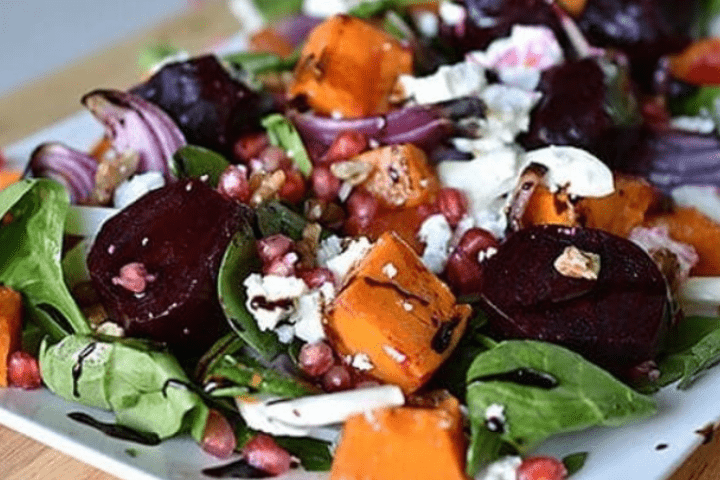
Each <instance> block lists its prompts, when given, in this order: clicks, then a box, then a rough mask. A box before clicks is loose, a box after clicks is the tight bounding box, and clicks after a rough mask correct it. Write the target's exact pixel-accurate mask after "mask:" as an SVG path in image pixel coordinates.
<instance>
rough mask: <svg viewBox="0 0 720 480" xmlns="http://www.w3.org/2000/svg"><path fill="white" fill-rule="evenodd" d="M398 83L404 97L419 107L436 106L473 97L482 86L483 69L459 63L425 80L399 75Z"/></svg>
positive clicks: (443, 68) (444, 67)
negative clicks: (430, 104)
mask: <svg viewBox="0 0 720 480" xmlns="http://www.w3.org/2000/svg"><path fill="white" fill-rule="evenodd" d="M398 83H399V84H400V87H401V89H402V92H403V96H404V98H409V99H413V100H414V101H415V102H416V103H418V104H421V105H425V104H429V103H438V102H444V101H447V100H453V99H456V98H460V97H466V96H470V95H477V94H478V93H479V92H480V91H481V90H482V89H483V88H484V87H485V83H486V80H485V69H484V68H483V67H482V66H481V65H480V64H478V63H476V62H460V63H456V64H454V65H443V66H441V67H440V68H439V69H438V71H437V72H435V73H434V74H432V75H429V76H426V77H413V76H412V75H400V77H399V78H398Z"/></svg>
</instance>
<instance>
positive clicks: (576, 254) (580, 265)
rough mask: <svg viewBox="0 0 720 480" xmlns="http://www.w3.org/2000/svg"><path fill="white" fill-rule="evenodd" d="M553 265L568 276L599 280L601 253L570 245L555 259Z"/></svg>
mask: <svg viewBox="0 0 720 480" xmlns="http://www.w3.org/2000/svg"><path fill="white" fill-rule="evenodd" d="M553 267H555V270H557V271H558V272H560V274H561V275H564V276H566V277H570V278H579V279H585V280H597V279H598V274H599V273H600V255H598V254H597V253H593V252H586V251H584V250H580V249H579V248H577V247H576V246H575V245H570V246H568V247H565V250H563V252H562V253H561V254H560V255H559V256H558V257H557V258H556V259H555V262H554V263H553Z"/></svg>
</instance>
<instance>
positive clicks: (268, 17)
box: [253, 0, 303, 22]
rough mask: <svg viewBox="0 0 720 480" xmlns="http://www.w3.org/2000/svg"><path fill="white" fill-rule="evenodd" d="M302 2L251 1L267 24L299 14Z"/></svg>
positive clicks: (290, 0) (289, 0) (286, 0)
mask: <svg viewBox="0 0 720 480" xmlns="http://www.w3.org/2000/svg"><path fill="white" fill-rule="evenodd" d="M302 2H303V0H253V3H254V4H255V7H256V8H257V9H258V11H259V12H260V13H261V14H262V16H263V17H265V21H267V22H272V21H273V20H278V19H280V18H283V17H289V16H291V15H295V14H298V13H300V11H301V10H302Z"/></svg>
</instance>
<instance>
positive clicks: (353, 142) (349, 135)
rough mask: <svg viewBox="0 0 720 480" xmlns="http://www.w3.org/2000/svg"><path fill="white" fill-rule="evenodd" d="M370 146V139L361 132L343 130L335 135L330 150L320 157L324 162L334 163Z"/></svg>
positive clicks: (359, 152) (357, 153)
mask: <svg viewBox="0 0 720 480" xmlns="http://www.w3.org/2000/svg"><path fill="white" fill-rule="evenodd" d="M367 148H368V140H367V137H365V135H363V134H362V133H359V132H343V133H340V134H339V135H338V136H337V137H335V141H334V142H333V143H332V145H330V148H328V151H327V152H326V153H325V155H323V157H322V158H321V159H320V161H321V162H323V163H334V162H338V161H340V160H347V159H349V158H352V157H354V156H355V155H359V154H361V153H362V152H364V151H365V150H367Z"/></svg>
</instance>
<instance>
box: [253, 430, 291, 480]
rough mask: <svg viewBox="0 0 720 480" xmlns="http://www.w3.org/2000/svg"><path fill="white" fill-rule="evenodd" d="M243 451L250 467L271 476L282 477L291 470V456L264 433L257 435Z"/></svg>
mask: <svg viewBox="0 0 720 480" xmlns="http://www.w3.org/2000/svg"><path fill="white" fill-rule="evenodd" d="M242 451H243V456H244V457H245V460H247V462H248V464H249V465H251V466H253V467H255V468H257V469H259V470H262V471H264V472H267V473H268V474H270V475H282V474H283V473H285V472H287V471H288V470H290V464H291V462H292V458H291V457H290V454H289V453H288V452H287V450H285V449H284V448H281V447H280V446H279V445H278V444H277V443H275V440H273V438H272V437H271V436H269V435H265V434H264V433H259V434H257V435H255V436H254V437H253V438H252V439H251V440H250V441H249V442H248V443H247V444H246V445H245V447H244V448H243V450H242Z"/></svg>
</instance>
